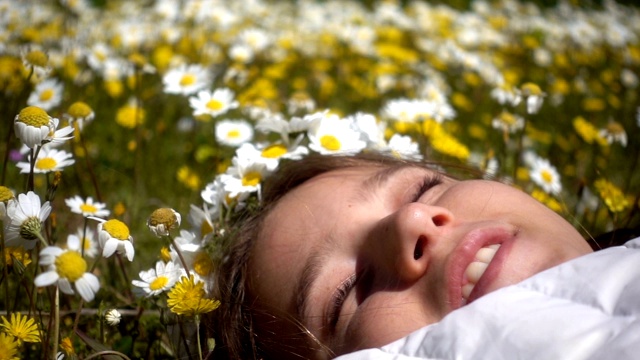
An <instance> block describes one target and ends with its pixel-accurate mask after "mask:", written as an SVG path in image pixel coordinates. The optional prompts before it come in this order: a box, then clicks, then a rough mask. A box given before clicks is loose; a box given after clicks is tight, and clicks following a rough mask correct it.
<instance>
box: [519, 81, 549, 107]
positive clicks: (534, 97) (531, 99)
mask: <svg viewBox="0 0 640 360" xmlns="http://www.w3.org/2000/svg"><path fill="white" fill-rule="evenodd" d="M521 90H522V95H523V96H525V97H526V98H527V113H528V114H536V113H537V112H538V111H539V110H540V107H542V102H543V101H544V97H545V96H546V95H547V94H546V93H544V92H543V91H542V90H541V89H540V87H539V86H538V85H536V84H534V83H525V84H523V85H522V89H521Z"/></svg>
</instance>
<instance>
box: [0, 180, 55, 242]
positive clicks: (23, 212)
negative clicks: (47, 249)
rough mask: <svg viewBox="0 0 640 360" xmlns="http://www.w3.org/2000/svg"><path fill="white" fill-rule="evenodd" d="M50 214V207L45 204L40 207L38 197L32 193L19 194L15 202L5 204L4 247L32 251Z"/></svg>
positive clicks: (47, 203)
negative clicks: (22, 247) (20, 247)
mask: <svg viewBox="0 0 640 360" xmlns="http://www.w3.org/2000/svg"><path fill="white" fill-rule="evenodd" d="M50 213H51V205H49V202H48V201H47V202H45V203H44V204H42V206H40V197H38V195H36V194H35V193H34V192H33V191H29V192H28V193H27V194H19V195H18V199H17V200H12V201H10V202H9V203H8V204H7V217H8V218H9V219H10V220H7V221H5V229H4V233H5V241H6V246H24V247H25V248H26V249H32V248H33V246H34V245H35V244H36V241H35V240H36V239H38V236H41V235H40V234H41V231H42V223H43V222H44V221H45V220H46V219H47V217H48V216H49V214H50Z"/></svg>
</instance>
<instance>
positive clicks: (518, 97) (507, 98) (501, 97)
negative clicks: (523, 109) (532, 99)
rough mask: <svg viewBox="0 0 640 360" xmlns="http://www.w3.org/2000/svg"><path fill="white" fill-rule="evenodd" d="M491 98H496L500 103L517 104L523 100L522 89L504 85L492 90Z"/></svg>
mask: <svg viewBox="0 0 640 360" xmlns="http://www.w3.org/2000/svg"><path fill="white" fill-rule="evenodd" d="M491 98H493V99H494V100H496V101H497V102H498V104H500V105H505V104H508V105H511V106H516V105H518V104H520V102H521V101H522V94H521V93H520V90H518V89H515V88H511V87H509V86H507V85H503V86H500V87H497V88H495V89H493V90H491Z"/></svg>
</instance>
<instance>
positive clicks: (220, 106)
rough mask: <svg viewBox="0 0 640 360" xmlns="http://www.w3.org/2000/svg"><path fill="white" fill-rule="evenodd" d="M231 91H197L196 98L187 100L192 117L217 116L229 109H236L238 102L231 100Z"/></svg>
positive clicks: (225, 89)
mask: <svg viewBox="0 0 640 360" xmlns="http://www.w3.org/2000/svg"><path fill="white" fill-rule="evenodd" d="M233 97H234V93H233V91H231V90H229V89H227V88H222V89H216V90H215V91H213V92H211V91H207V90H202V91H198V95H197V96H192V97H190V98H189V105H191V108H192V109H193V116H200V115H211V116H218V115H220V114H224V113H226V112H227V111H229V110H230V109H235V108H237V107H238V102H237V101H235V100H233Z"/></svg>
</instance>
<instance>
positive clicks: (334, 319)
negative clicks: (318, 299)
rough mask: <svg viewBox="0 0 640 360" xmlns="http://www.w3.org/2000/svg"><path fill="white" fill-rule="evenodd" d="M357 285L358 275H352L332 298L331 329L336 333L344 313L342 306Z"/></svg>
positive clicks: (329, 318)
mask: <svg viewBox="0 0 640 360" xmlns="http://www.w3.org/2000/svg"><path fill="white" fill-rule="evenodd" d="M355 285H356V274H352V275H351V276H349V277H348V278H347V279H346V280H344V281H343V282H342V283H340V286H338V288H337V289H336V291H335V293H334V294H333V296H332V298H331V311H330V312H329V317H328V320H329V329H331V331H334V330H335V328H336V325H337V324H338V320H339V319H340V312H341V311H342V305H344V301H345V300H346V299H347V295H349V291H351V289H353V287H354V286H355Z"/></svg>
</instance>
